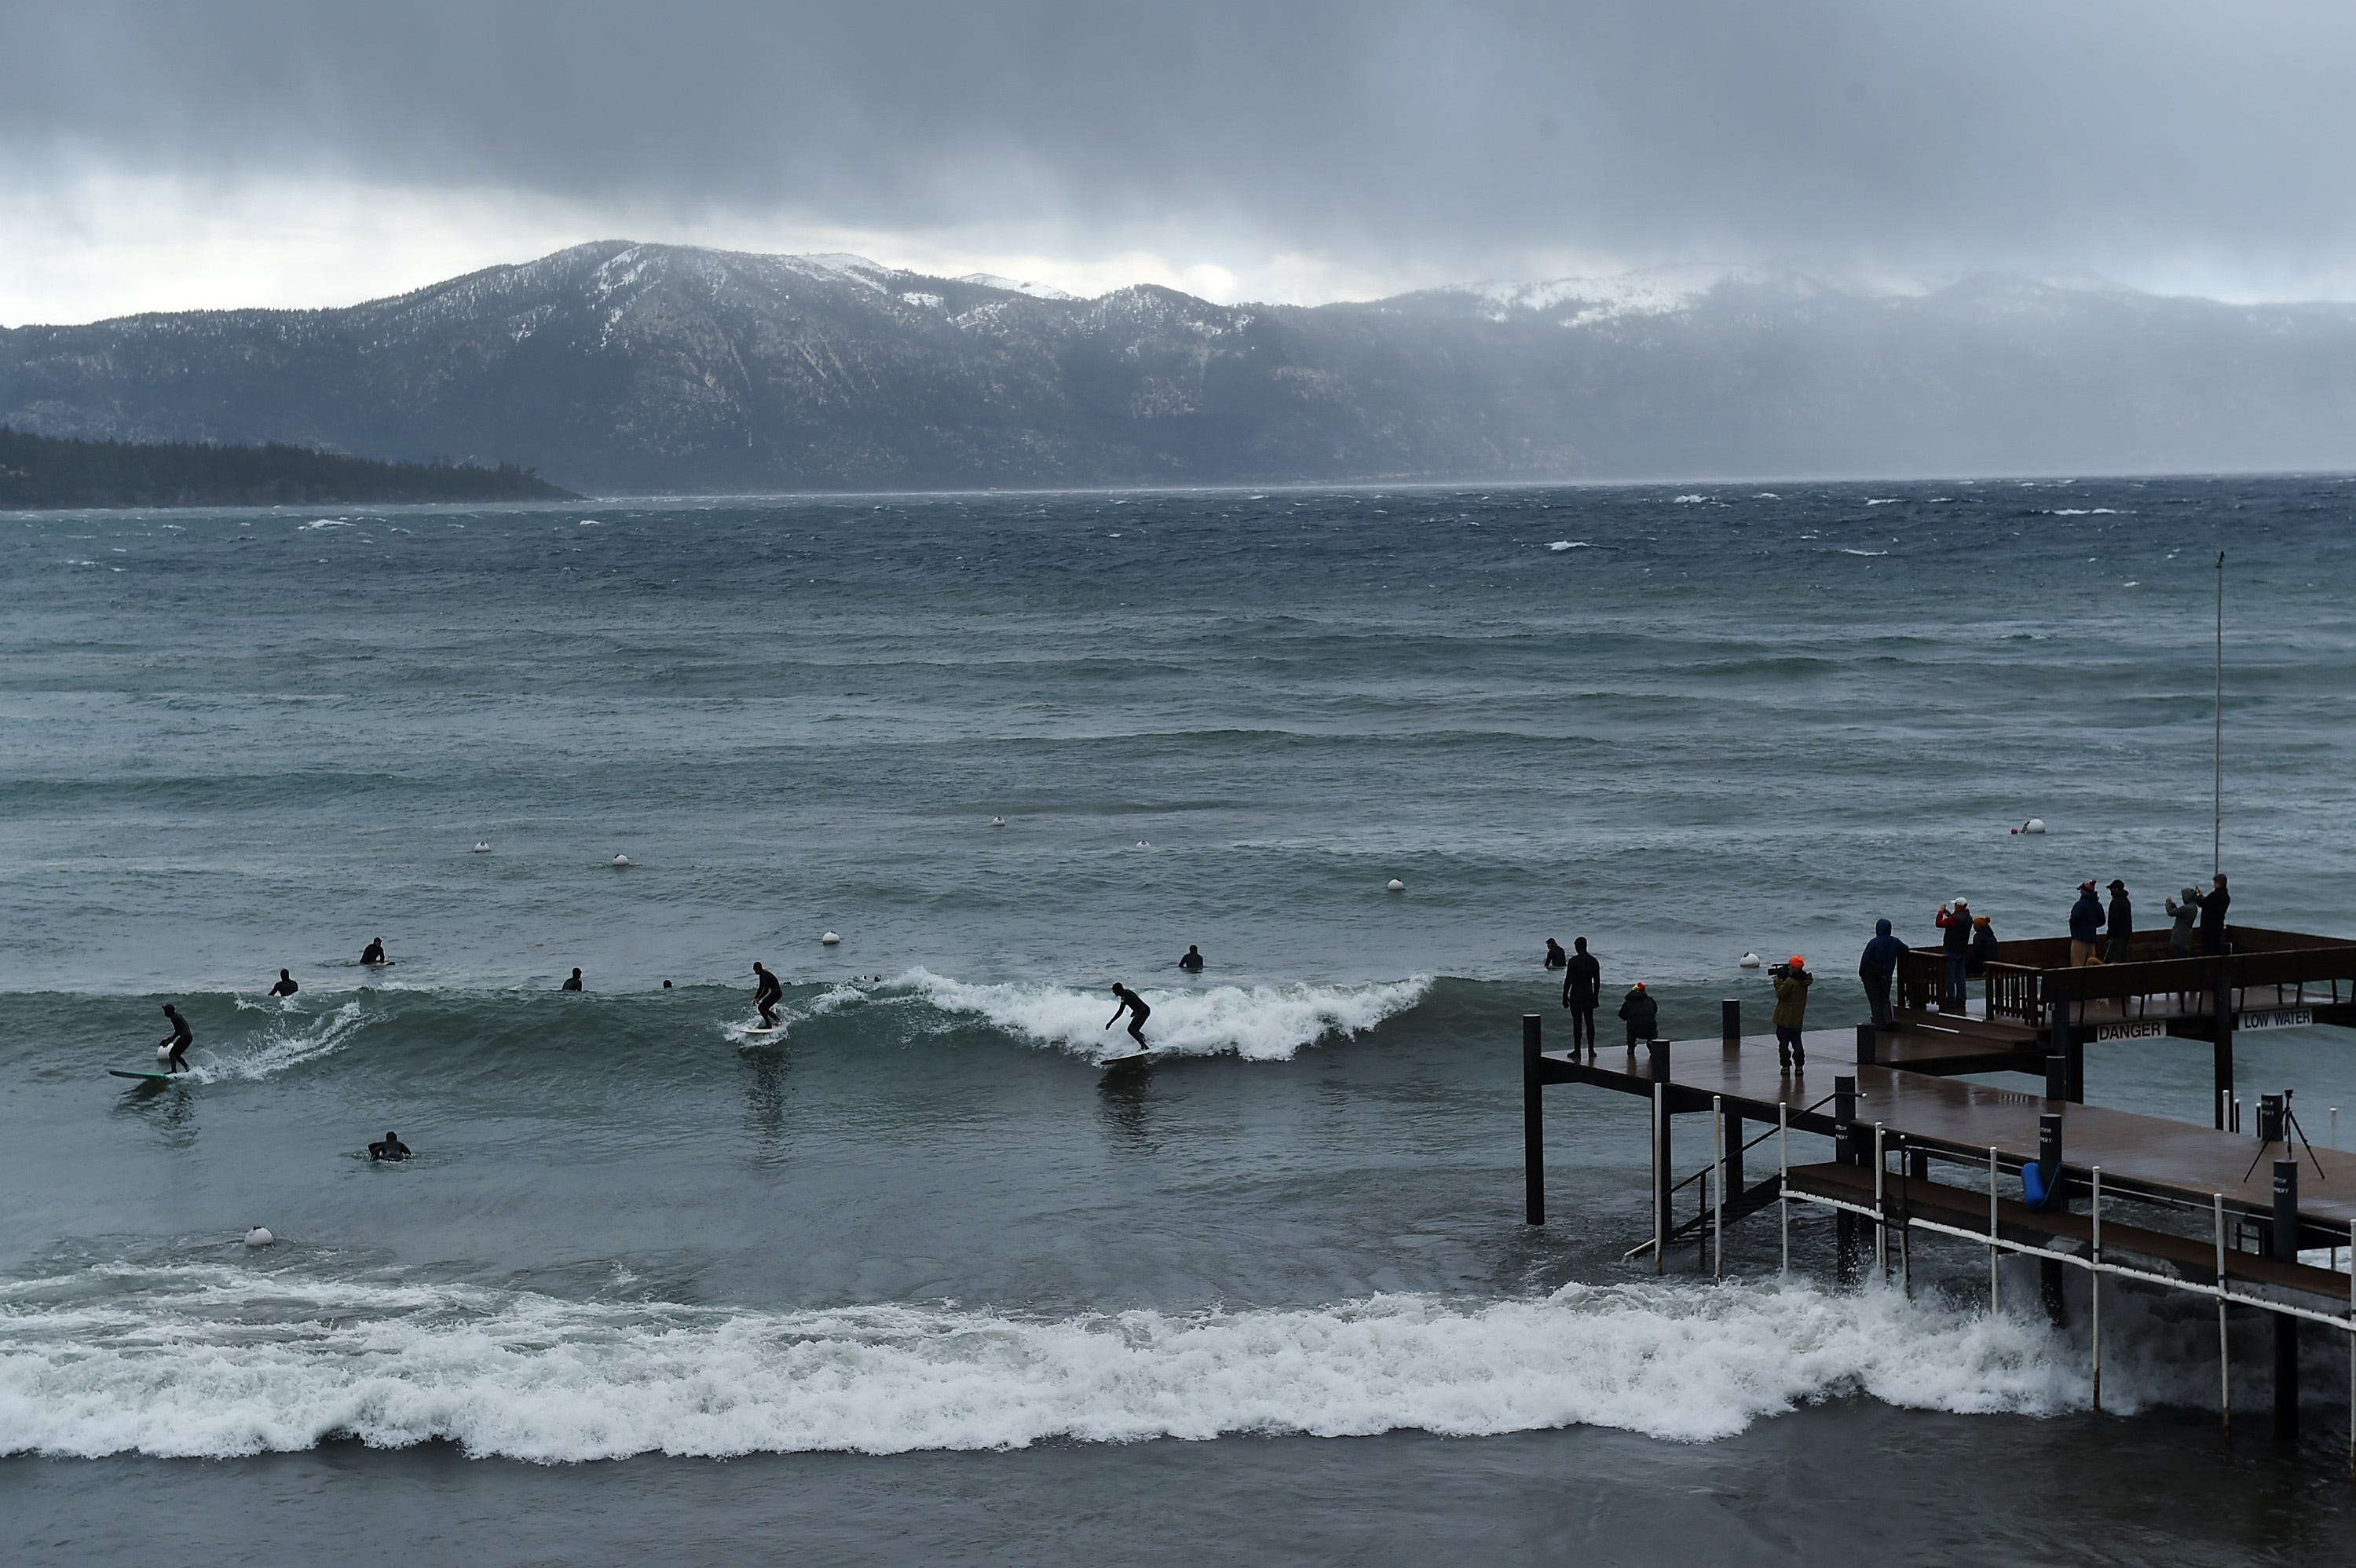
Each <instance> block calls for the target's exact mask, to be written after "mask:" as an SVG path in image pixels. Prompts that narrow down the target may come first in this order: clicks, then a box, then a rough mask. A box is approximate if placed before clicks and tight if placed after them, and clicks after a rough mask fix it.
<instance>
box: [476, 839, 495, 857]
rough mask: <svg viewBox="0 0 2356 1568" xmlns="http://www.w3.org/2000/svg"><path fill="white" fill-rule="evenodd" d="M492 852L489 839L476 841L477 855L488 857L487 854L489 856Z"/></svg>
mask: <svg viewBox="0 0 2356 1568" xmlns="http://www.w3.org/2000/svg"><path fill="white" fill-rule="evenodd" d="M490 852H491V841H490V840H489V839H487V838H477V839H476V840H475V853H476V854H477V855H487V854H489V853H490Z"/></svg>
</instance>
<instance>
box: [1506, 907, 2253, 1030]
mask: <svg viewBox="0 0 2356 1568" xmlns="http://www.w3.org/2000/svg"><path fill="white" fill-rule="evenodd" d="M2110 895H2111V898H2110V903H2109V905H2108V907H2107V908H2106V907H2105V906H2104V902H2103V900H2102V897H2101V895H2100V894H2099V893H2098V892H2097V891H2095V887H2094V879H2093V878H2091V877H2089V878H2088V879H2087V880H2084V881H2083V882H2081V883H2079V884H2078V901H2077V902H2076V903H2075V904H2073V905H2072V906H2071V910H2070V963H2071V965H2072V966H2073V967H2083V966H2084V965H2089V964H2124V963H2126V962H2127V960H2128V955H2129V951H2130V948H2131V944H2132V939H2133V938H2134V935H2135V902H2134V901H2133V900H2132V899H2131V898H2129V897H2128V895H2127V885H2126V883H2125V882H2124V881H2121V880H2119V879H2118V878H2116V877H2113V878H2112V879H2111V883H2110ZM2232 906H2233V897H2232V895H2231V894H2229V893H2228V892H2226V891H2225V877H2224V874H2223V873H2222V872H2220V873H2218V875H2217V876H2216V877H2215V878H2213V879H2212V880H2211V884H2210V889H2209V891H2207V892H2205V893H2204V892H2201V891H2199V890H2198V889H2194V888H2186V889H2184V890H2183V891H2182V893H2181V894H2180V896H2179V897H2178V898H2172V899H2169V901H2168V914H2169V920H2170V922H2171V924H2170V925H2169V933H2168V945H2169V956H2171V957H2175V958H2190V957H2192V956H2193V955H2195V953H2196V952H2197V953H2201V954H2211V953H2222V952H2224V951H2225V915H2226V912H2227V911H2228V910H2229V909H2230V908H2232ZM1933 924H1934V925H1935V926H1936V927H1937V928H1938V930H1939V933H1940V938H1939V948H1940V953H1941V955H1942V956H1943V957H1944V959H1945V966H1944V970H1943V971H1942V974H1941V985H1940V987H1939V1010H1940V1011H1942V1012H1948V1013H1960V1012H1962V1011H1964V1010H1965V982H1966V981H1968V980H1971V979H1973V978H1975V977H1976V976H1980V975H1983V974H1985V973H1987V966H1988V965H1990V964H1993V963H1995V962H1997V952H1998V949H1997V940H1996V930H1995V928H1994V927H1993V926H1991V925H1990V924H1989V923H1988V917H1987V916H1986V915H1984V914H1978V915H1976V914H1974V913H1973V912H1972V905H1971V901H1970V900H1969V899H1967V898H1965V897H1963V896H1962V895H1961V894H1958V895H1956V896H1955V897H1954V899H1952V900H1950V901H1947V902H1945V903H1944V904H1941V905H1940V906H1939V910H1938V912H1937V914H1936V915H1934V916H1933ZM1573 945H1574V946H1575V947H1576V948H1577V949H1578V951H1577V952H1575V953H1566V952H1564V951H1563V948H1562V944H1560V943H1558V942H1556V941H1555V940H1553V939H1552V938H1548V939H1547V955H1546V964H1547V968H1549V969H1559V970H1561V971H1562V972H1563V975H1562V1005H1563V1006H1564V1007H1565V1008H1569V1012H1570V1031H1571V1049H1572V1050H1574V1051H1576V1050H1579V1049H1580V1047H1582V1046H1583V1047H1585V1048H1586V1049H1587V1050H1589V1051H1593V1050H1594V1049H1595V1013H1596V1009H1597V1008H1598V1007H1600V1006H1601V1002H1602V991H1603V971H1602V965H1601V964H1599V963H1598V962H1597V961H1596V959H1595V955H1593V954H1590V952H1588V950H1587V938H1585V937H1583V936H1582V937H1580V938H1579V939H1578V940H1577V941H1576V942H1575V943H1574V944H1573ZM1906 951H1907V946H1906V944H1905V942H1904V941H1903V940H1902V939H1901V938H1900V937H1899V936H1897V935H1896V934H1894V933H1892V932H1891V930H1890V922H1888V921H1886V920H1884V921H1879V922H1878V923H1876V924H1875V926H1874V933H1873V940H1872V941H1870V942H1869V943H1867V944H1865V954H1864V955H1863V957H1861V958H1860V959H1859V960H1858V966H1857V975H1858V979H1859V980H1861V981H1862V982H1864V985H1865V997H1866V1001H1867V1003H1868V1004H1869V1006H1870V1007H1871V1008H1872V1009H1873V1024H1874V1027H1875V1028H1876V1029H1895V1028H1897V1027H1898V1015H1897V1011H1896V1009H1895V1008H1892V1007H1891V1005H1890V986H1891V982H1892V981H1893V980H1894V979H1895V978H1896V976H1897V973H1898V959H1899V955H1901V954H1903V953H1905V952H1906ZM1746 962H1748V961H1747V960H1746ZM1769 977H1770V978H1771V979H1772V980H1773V982H1774V985H1775V1014H1774V1021H1775V1054H1776V1058H1777V1060H1778V1061H1782V1062H1783V1065H1784V1066H1786V1067H1797V1066H1800V1065H1802V1064H1804V1062H1805V1061H1806V1053H1805V1051H1804V1050H1803V1048H1802V1046H1801V1043H1800V1035H1801V1029H1802V1026H1803V1020H1804V1019H1805V1018H1806V1015H1807V1006H1808V987H1809V985H1810V983H1811V981H1812V980H1813V978H1814V977H1813V976H1811V975H1809V973H1808V970H1807V965H1806V962H1805V961H1804V959H1802V958H1801V956H1800V955H1798V954H1796V953H1795V954H1794V955H1792V957H1791V959H1790V961H1789V962H1788V963H1783V964H1778V965H1775V966H1774V968H1773V969H1772V970H1771V971H1769ZM1620 1017H1621V1019H1622V1020H1624V1021H1625V1022H1626V1024H1627V1026H1628V1043H1629V1044H1630V1045H1631V1046H1635V1045H1638V1044H1641V1043H1642V1042H1644V1041H1645V1040H1651V1039H1652V1038H1653V1034H1654V1030H1655V1028H1656V1027H1657V1026H1658V1023H1659V1018H1660V1005H1659V1003H1658V1002H1656V1001H1655V999H1654V997H1653V996H1652V994H1651V993H1650V992H1648V991H1646V990H1645V989H1644V982H1642V981H1641V980H1640V981H1638V982H1637V983H1636V984H1635V985H1633V986H1632V987H1629V989H1628V994H1627V996H1626V997H1622V999H1621V1003H1620Z"/></svg>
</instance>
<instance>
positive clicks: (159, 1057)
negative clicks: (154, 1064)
mask: <svg viewBox="0 0 2356 1568" xmlns="http://www.w3.org/2000/svg"><path fill="white" fill-rule="evenodd" d="M155 1060H156V1061H171V1060H172V1048H171V1047H170V1046H168V1045H159V1046H157V1047H156V1048H155Z"/></svg>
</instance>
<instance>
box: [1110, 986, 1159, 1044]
mask: <svg viewBox="0 0 2356 1568" xmlns="http://www.w3.org/2000/svg"><path fill="white" fill-rule="evenodd" d="M1112 994H1113V995H1114V996H1116V997H1119V998H1120V1006H1119V1007H1117V1008H1113V1010H1112V1017H1110V1018H1108V1019H1105V1028H1107V1029H1110V1028H1112V1026H1113V1025H1115V1024H1117V1023H1119V1022H1120V1015H1121V1014H1123V1013H1127V1014H1128V1015H1129V1038H1130V1039H1131V1040H1135V1041H1137V1049H1138V1050H1140V1051H1149V1050H1151V1049H1152V1048H1151V1047H1150V1046H1148V1045H1147V1044H1146V1043H1145V1020H1146V1019H1149V1018H1151V1017H1152V1016H1153V1009H1152V1008H1149V1007H1147V1006H1146V1005H1145V998H1144V997H1141V996H1139V995H1138V994H1137V993H1136V992H1135V991H1132V990H1130V988H1129V987H1127V986H1124V985H1122V984H1121V983H1120V982H1119V981H1118V980H1115V981H1114V982H1113V983H1112Z"/></svg>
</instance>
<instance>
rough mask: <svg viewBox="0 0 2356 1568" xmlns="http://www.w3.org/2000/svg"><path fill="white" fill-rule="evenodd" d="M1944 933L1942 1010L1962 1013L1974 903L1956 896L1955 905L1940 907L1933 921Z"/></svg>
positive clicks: (1940, 941)
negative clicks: (1944, 959) (1944, 970)
mask: <svg viewBox="0 0 2356 1568" xmlns="http://www.w3.org/2000/svg"><path fill="white" fill-rule="evenodd" d="M1932 923H1933V924H1934V925H1936V926H1937V927H1938V928H1939V930H1940V931H1941V932H1942V933H1944V934H1943V935H1942V936H1941V937H1940V939H1939V948H1940V951H1941V952H1942V953H1943V954H1944V955H1945V957H1946V960H1947V969H1946V974H1945V976H1944V984H1942V985H1941V986H1940V987H1939V1010H1940V1011H1941V1012H1943V1013H1960V1012H1962V1011H1963V1010H1964V974H1965V970H1966V969H1967V968H1968V967H1969V965H1968V964H1967V963H1966V960H1967V959H1968V957H1969V955H1970V953H1971V946H1972V901H1971V900H1969V899H1967V898H1965V897H1964V895H1963V894H1961V893H1957V894H1956V895H1955V899H1954V902H1953V903H1945V904H1941V905H1940V906H1939V912H1938V915H1937V916H1936V917H1935V918H1934V919H1933V922H1932Z"/></svg>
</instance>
